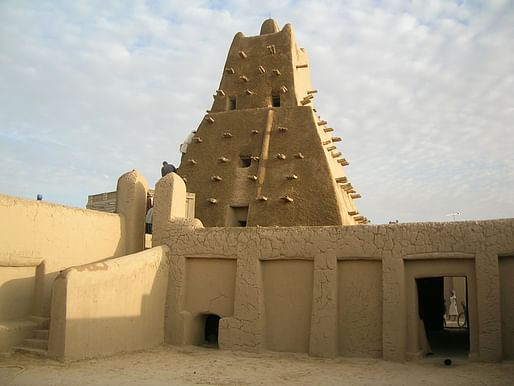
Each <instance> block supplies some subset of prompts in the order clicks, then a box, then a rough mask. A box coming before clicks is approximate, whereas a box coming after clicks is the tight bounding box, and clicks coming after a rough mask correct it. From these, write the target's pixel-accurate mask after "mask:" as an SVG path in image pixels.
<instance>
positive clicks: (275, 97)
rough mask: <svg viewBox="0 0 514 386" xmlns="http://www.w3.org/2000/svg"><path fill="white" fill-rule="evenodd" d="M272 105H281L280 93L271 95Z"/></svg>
mask: <svg viewBox="0 0 514 386" xmlns="http://www.w3.org/2000/svg"><path fill="white" fill-rule="evenodd" d="M271 106H273V107H280V94H276V93H273V94H272V95H271Z"/></svg>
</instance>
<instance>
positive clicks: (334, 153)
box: [332, 151, 341, 158]
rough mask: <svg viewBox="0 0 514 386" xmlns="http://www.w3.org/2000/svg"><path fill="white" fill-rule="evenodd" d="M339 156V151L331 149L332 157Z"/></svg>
mask: <svg viewBox="0 0 514 386" xmlns="http://www.w3.org/2000/svg"><path fill="white" fill-rule="evenodd" d="M340 156H341V152H340V151H332V158H338V157H340Z"/></svg>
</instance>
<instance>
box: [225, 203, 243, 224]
mask: <svg viewBox="0 0 514 386" xmlns="http://www.w3.org/2000/svg"><path fill="white" fill-rule="evenodd" d="M247 222H248V206H229V207H228V213H227V217H226V226H229V227H245V226H246V225H247Z"/></svg>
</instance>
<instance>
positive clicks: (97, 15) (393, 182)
mask: <svg viewBox="0 0 514 386" xmlns="http://www.w3.org/2000/svg"><path fill="white" fill-rule="evenodd" d="M270 16H271V17H272V18H273V19H274V20H275V21H276V22H277V23H278V24H279V26H280V27H281V28H282V27H283V26H284V25H285V24H286V23H291V24H292V26H293V29H294V31H295V34H296V38H297V41H298V44H299V46H300V47H304V48H305V49H306V50H307V53H308V55H309V63H310V65H309V69H310V71H311V78H312V84H313V87H314V88H315V89H317V90H318V93H317V94H316V98H315V102H314V103H315V106H316V108H317V111H318V114H319V115H320V116H321V118H322V119H324V120H326V121H328V125H329V126H331V127H334V129H335V132H334V133H333V134H334V135H336V136H341V137H343V142H340V143H338V148H339V150H340V151H341V152H342V153H343V156H344V157H345V158H346V159H347V160H348V161H349V162H350V165H349V166H348V167H346V168H345V171H346V173H347V175H348V177H349V179H350V181H351V182H352V185H353V186H354V187H355V188H356V189H357V190H358V192H359V193H361V195H362V198H361V199H359V200H357V202H356V204H357V207H358V209H359V211H360V213H361V214H363V215H364V216H366V217H368V218H369V219H370V220H371V222H372V223H376V224H380V223H387V222H389V221H392V220H399V221H400V222H419V221H454V220H475V219H491V218H507V217H514V199H513V198H514V149H513V148H514V1H512V0H503V1H502V0H488V1H478V0H473V1H465V0H459V1H451V0H419V1H402V0H383V1H379V0H374V1H371V0H370V1H368V0H347V1H346V0H345V1H329V0H317V1H307V0H300V1H287V0H273V1H271V0H261V1H259V2H255V1H246V0H243V1H234V0H227V1H221V0H211V1H208V0H203V1H198V0H190V1H156V0H152V1H143V0H133V1H131V0H124V1H121V0H120V1H105V0H102V1H87V2H86V1H79V0H77V1H71V0H63V1H57V0H55V1H45V0H34V1H29V0H0V160H1V162H0V193H2V194H8V195H14V196H19V197H24V198H29V199H35V197H36V195H37V194H38V193H40V194H42V195H43V197H44V199H45V200H47V201H50V202H55V203H60V204H65V205H70V206H75V207H82V208H84V207H85V205H86V203H87V196H88V195H90V194H96V193H102V192H108V191H113V190H115V189H116V182H117V179H118V178H119V176H120V175H122V174H123V173H125V172H127V171H130V170H132V169H136V170H138V171H139V172H140V173H141V174H143V175H144V176H145V178H146V179H147V180H148V183H149V185H150V186H153V185H154V184H155V182H156V181H157V180H158V178H159V177H160V167H161V163H162V161H163V160H167V161H169V162H171V163H174V164H176V165H178V163H179V160H180V153H179V145H180V143H181V142H183V140H184V139H185V137H186V136H187V135H188V134H189V133H190V132H191V131H192V130H194V129H196V128H197V127H198V125H199V124H200V122H201V120H202V118H203V116H204V115H205V111H206V110H207V109H209V108H210V107H211V105H212V101H213V99H212V94H213V93H214V92H215V90H216V89H217V88H218V86H219V82H220V80H221V76H222V71H223V68H224V63H225V60H226V55H227V53H228V49H229V46H230V43H231V41H232V38H233V37H234V35H235V34H236V33H237V32H238V31H241V32H243V33H244V34H245V35H246V36H253V35H258V33H259V30H260V26H261V24H262V22H263V21H264V20H265V19H267V18H268V17H270ZM456 213H458V214H456ZM452 214H454V215H452Z"/></svg>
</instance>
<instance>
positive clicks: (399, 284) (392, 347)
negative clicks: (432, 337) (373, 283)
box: [382, 257, 407, 362]
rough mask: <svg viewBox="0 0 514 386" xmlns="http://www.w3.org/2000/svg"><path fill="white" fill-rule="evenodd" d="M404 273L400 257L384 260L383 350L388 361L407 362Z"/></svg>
mask: <svg viewBox="0 0 514 386" xmlns="http://www.w3.org/2000/svg"><path fill="white" fill-rule="evenodd" d="M404 271H405V268H404V263H403V260H402V259H400V258H398V257H387V258H384V259H383V261H382V286H383V292H382V296H383V310H382V312H383V314H382V316H383V326H382V350H383V355H384V359H385V360H388V361H396V362H403V361H405V351H406V349H407V346H406V335H407V315H406V312H405V311H406V310H405V298H406V297H405V273H404Z"/></svg>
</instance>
